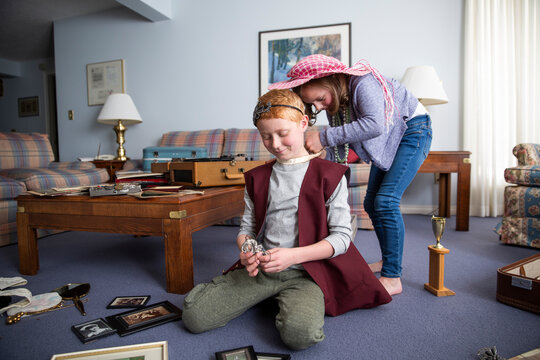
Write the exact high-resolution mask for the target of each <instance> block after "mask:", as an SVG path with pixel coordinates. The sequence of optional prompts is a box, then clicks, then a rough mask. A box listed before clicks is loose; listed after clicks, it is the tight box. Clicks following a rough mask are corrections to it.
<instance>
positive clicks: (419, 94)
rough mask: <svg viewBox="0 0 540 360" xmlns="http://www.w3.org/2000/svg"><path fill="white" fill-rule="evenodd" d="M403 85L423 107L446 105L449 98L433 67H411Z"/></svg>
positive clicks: (406, 73) (407, 71)
mask: <svg viewBox="0 0 540 360" xmlns="http://www.w3.org/2000/svg"><path fill="white" fill-rule="evenodd" d="M401 84H403V85H405V87H406V88H407V90H409V91H410V92H412V93H413V95H414V96H415V97H416V98H417V99H418V101H420V102H421V103H422V105H438V104H446V103H447V102H448V96H446V92H445V91H444V89H443V86H442V81H441V80H440V79H439V76H437V72H435V69H434V68H433V66H428V65H419V66H411V67H410V68H408V69H407V70H406V71H405V75H403V78H402V79H401Z"/></svg>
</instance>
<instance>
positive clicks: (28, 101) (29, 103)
mask: <svg viewBox="0 0 540 360" xmlns="http://www.w3.org/2000/svg"><path fill="white" fill-rule="evenodd" d="M17 105H18V109H19V117H27V116H39V97H38V96H30V97H23V98H18V99H17Z"/></svg>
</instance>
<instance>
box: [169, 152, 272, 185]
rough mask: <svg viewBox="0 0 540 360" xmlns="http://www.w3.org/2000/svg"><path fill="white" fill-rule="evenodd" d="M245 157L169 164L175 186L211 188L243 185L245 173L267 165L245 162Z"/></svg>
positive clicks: (251, 161) (190, 160) (183, 161)
mask: <svg viewBox="0 0 540 360" xmlns="http://www.w3.org/2000/svg"><path fill="white" fill-rule="evenodd" d="M239 159H242V160H239ZM244 159H245V158H243V157H238V156H236V157H232V156H231V157H227V156H224V157H221V158H204V159H183V160H178V161H176V160H175V161H171V162H170V163H169V176H170V182H171V184H173V185H184V186H195V187H209V186H226V185H243V184H245V181H244V173H245V172H246V171H249V170H251V169H253V168H255V167H257V166H259V165H263V164H264V163H265V161H264V160H244Z"/></svg>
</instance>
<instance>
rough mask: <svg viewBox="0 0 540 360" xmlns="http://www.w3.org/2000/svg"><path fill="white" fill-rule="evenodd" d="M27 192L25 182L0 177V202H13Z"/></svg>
mask: <svg viewBox="0 0 540 360" xmlns="http://www.w3.org/2000/svg"><path fill="white" fill-rule="evenodd" d="M25 191H26V186H25V185H24V183H23V182H21V181H17V180H15V179H10V178H8V177H4V176H0V200H13V199H15V198H16V197H17V196H19V194H22V193H23V192H25Z"/></svg>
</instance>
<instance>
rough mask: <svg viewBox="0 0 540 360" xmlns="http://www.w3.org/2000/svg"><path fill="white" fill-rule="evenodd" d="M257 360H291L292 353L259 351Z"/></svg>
mask: <svg viewBox="0 0 540 360" xmlns="http://www.w3.org/2000/svg"><path fill="white" fill-rule="evenodd" d="M255 355H257V360H291V355H289V354H272V353H262V352H257V353H255Z"/></svg>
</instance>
